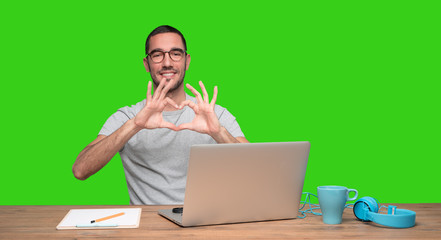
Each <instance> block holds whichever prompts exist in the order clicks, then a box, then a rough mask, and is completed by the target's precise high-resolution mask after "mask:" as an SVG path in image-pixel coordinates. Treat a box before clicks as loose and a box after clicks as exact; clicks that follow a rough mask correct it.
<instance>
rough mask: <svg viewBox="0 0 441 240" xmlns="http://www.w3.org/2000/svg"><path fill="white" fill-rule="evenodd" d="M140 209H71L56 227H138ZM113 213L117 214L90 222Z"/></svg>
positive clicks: (59, 228) (60, 228)
mask: <svg viewBox="0 0 441 240" xmlns="http://www.w3.org/2000/svg"><path fill="white" fill-rule="evenodd" d="M141 210H142V209H141V208H103V209H71V210H70V211H69V212H68V213H67V214H66V216H65V217H64V218H63V220H61V222H60V223H59V224H58V226H57V229H58V230H62V229H103V228H138V227H139V220H140V219H141ZM121 213H124V214H121ZM115 214H119V216H117V217H113V218H110V219H106V220H103V221H99V222H96V223H91V221H92V220H97V219H101V218H105V217H109V216H113V215H115Z"/></svg>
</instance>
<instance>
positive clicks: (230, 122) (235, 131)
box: [219, 109, 245, 138]
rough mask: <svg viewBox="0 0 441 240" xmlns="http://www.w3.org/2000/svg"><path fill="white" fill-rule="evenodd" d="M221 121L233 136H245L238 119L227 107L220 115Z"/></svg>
mask: <svg viewBox="0 0 441 240" xmlns="http://www.w3.org/2000/svg"><path fill="white" fill-rule="evenodd" d="M219 122H220V124H221V125H222V126H223V127H225V129H227V131H228V132H229V133H230V134H231V136H233V137H235V138H237V137H245V135H244V134H243V132H242V130H241V129H240V126H239V123H237V121H236V118H235V117H234V116H233V115H232V114H231V113H230V112H229V111H228V110H227V109H224V111H222V113H221V115H220V116H219Z"/></svg>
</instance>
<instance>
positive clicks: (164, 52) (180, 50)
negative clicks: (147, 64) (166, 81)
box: [145, 48, 188, 63]
mask: <svg viewBox="0 0 441 240" xmlns="http://www.w3.org/2000/svg"><path fill="white" fill-rule="evenodd" d="M171 51H179V52H181V53H184V57H185V56H186V55H187V54H188V53H187V51H185V50H184V49H181V48H173V49H170V50H169V51H161V50H157V49H155V50H153V51H151V52H149V53H147V54H146V55H145V57H146V58H147V57H148V56H150V59H151V60H152V61H153V62H154V63H162V61H164V59H165V54H166V53H168V57H169V58H170V59H171V60H172V61H173V62H180V61H181V60H182V58H181V59H179V60H174V59H173V58H172V57H171V55H170V52H171ZM156 52H160V53H162V54H163V57H162V60H161V61H160V62H155V61H154V60H153V58H152V55H151V54H152V53H156Z"/></svg>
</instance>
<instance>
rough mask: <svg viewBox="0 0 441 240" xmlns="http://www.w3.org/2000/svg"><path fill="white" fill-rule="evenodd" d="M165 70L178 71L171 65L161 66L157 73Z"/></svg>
mask: <svg viewBox="0 0 441 240" xmlns="http://www.w3.org/2000/svg"><path fill="white" fill-rule="evenodd" d="M165 71H174V72H178V70H176V69H174V68H173V67H171V66H170V67H162V68H161V70H159V73H160V74H161V73H163V72H165Z"/></svg>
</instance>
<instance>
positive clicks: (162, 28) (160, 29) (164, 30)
mask: <svg viewBox="0 0 441 240" xmlns="http://www.w3.org/2000/svg"><path fill="white" fill-rule="evenodd" d="M169 32H171V33H176V34H178V35H179V36H181V39H182V43H183V44H184V48H185V49H184V50H185V51H187V43H186V42H185V38H184V35H182V33H181V32H180V31H179V30H178V29H176V28H174V27H172V26H169V25H162V26H159V27H157V28H155V29H154V30H153V31H152V32H151V33H150V34H149V36H148V37H147V40H146V41H145V54H146V55H147V54H148V53H149V48H150V38H151V37H153V36H155V35H157V34H160V33H169Z"/></svg>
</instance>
